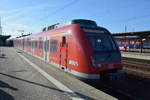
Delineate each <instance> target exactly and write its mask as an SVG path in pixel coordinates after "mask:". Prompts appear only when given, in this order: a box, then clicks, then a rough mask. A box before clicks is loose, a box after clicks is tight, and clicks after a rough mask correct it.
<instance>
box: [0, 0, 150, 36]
mask: <svg viewBox="0 0 150 100" xmlns="http://www.w3.org/2000/svg"><path fill="white" fill-rule="evenodd" d="M149 6H150V0H0V17H1V21H2V28H3V34H4V35H12V37H17V36H19V35H21V32H22V30H24V34H28V33H38V32H41V30H42V28H43V27H45V26H49V25H52V24H55V23H64V22H68V21H70V20H72V19H90V20H94V21H96V23H97V24H98V25H99V26H102V27H105V28H107V29H108V30H109V31H110V32H111V33H116V32H117V33H118V32H124V31H125V26H126V28H127V30H126V31H127V32H131V31H145V30H150V7H149Z"/></svg>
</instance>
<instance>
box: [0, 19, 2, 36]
mask: <svg viewBox="0 0 150 100" xmlns="http://www.w3.org/2000/svg"><path fill="white" fill-rule="evenodd" d="M0 35H2V26H1V17H0Z"/></svg>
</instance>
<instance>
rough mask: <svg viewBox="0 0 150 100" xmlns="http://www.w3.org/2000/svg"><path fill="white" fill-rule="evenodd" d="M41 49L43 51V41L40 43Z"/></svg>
mask: <svg viewBox="0 0 150 100" xmlns="http://www.w3.org/2000/svg"><path fill="white" fill-rule="evenodd" d="M40 49H41V50H42V49H43V41H40Z"/></svg>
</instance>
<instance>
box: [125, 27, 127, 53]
mask: <svg viewBox="0 0 150 100" xmlns="http://www.w3.org/2000/svg"><path fill="white" fill-rule="evenodd" d="M126 32H127V26H126V25H125V51H127V37H126Z"/></svg>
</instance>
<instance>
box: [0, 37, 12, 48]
mask: <svg viewBox="0 0 150 100" xmlns="http://www.w3.org/2000/svg"><path fill="white" fill-rule="evenodd" d="M10 37H11V35H0V46H6V45H7V42H6V40H7V39H8V38H10Z"/></svg>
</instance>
